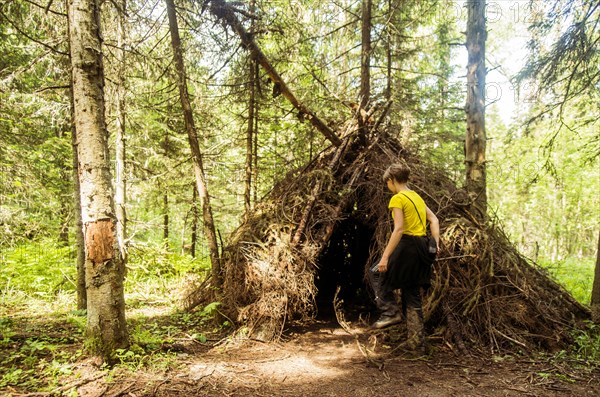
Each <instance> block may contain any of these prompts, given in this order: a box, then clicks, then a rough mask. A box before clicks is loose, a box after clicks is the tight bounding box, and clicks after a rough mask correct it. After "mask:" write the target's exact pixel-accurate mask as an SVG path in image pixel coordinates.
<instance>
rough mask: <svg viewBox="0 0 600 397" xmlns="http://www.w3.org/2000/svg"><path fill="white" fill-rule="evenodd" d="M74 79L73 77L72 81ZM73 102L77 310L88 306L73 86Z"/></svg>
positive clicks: (71, 97) (72, 136)
mask: <svg viewBox="0 0 600 397" xmlns="http://www.w3.org/2000/svg"><path fill="white" fill-rule="evenodd" d="M72 80H73V79H72V78H71V81H72ZM69 94H70V98H69V99H70V102H71V146H72V148H73V209H74V212H75V250H76V252H77V254H76V257H77V262H76V265H77V310H85V309H86V308H87V295H86V290H85V240H84V237H83V222H82V220H81V188H80V186H79V157H78V156H77V131H76V129H75V101H74V99H73V86H72V85H71V88H70V92H69Z"/></svg>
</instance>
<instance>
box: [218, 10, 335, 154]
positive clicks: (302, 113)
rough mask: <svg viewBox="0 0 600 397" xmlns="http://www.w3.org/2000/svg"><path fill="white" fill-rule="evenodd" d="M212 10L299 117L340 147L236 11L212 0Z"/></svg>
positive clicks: (330, 130) (331, 133)
mask: <svg viewBox="0 0 600 397" xmlns="http://www.w3.org/2000/svg"><path fill="white" fill-rule="evenodd" d="M210 10H211V12H212V13H213V15H215V16H216V17H217V18H219V19H221V20H222V21H224V22H226V23H227V24H228V25H229V26H230V27H231V28H232V29H233V30H234V31H235V32H236V33H237V34H238V35H239V36H240V39H241V40H242V44H243V45H244V47H246V49H247V50H248V51H250V54H251V56H252V59H255V60H256V62H258V64H259V65H260V66H262V68H263V69H264V70H265V72H266V73H267V75H268V76H269V78H270V79H271V81H273V84H274V85H276V86H277V87H278V89H279V92H281V94H282V95H283V96H284V97H285V98H286V99H287V100H288V101H289V102H290V103H291V104H292V105H293V106H294V107H295V108H296V109H297V110H298V112H299V113H298V116H299V117H300V118H302V119H304V118H306V119H308V120H309V121H310V123H311V124H312V125H313V126H314V127H315V128H316V129H317V130H319V132H321V133H322V134H323V135H324V136H325V138H327V139H328V140H329V141H330V142H331V143H333V144H334V145H336V146H339V145H340V144H341V143H342V141H341V140H340V138H339V137H338V136H337V135H336V134H335V132H333V130H332V129H331V128H329V127H328V126H327V124H325V123H324V122H323V121H322V120H321V119H320V118H319V117H317V115H316V114H315V113H313V112H312V111H310V110H309V109H308V108H307V107H306V106H305V105H304V104H303V103H302V102H300V101H299V100H298V98H296V96H295V95H294V94H293V93H292V91H291V90H290V88H289V87H288V86H287V84H286V83H285V81H283V79H282V78H281V76H280V75H279V73H277V71H276V70H275V68H274V67H273V65H271V62H269V60H268V59H267V57H266V56H265V54H264V53H263V52H262V51H261V49H260V48H259V47H258V45H257V44H256V42H255V41H254V38H253V37H252V35H251V34H249V33H248V32H247V31H246V29H244V26H242V23H241V22H240V21H239V19H238V18H237V16H236V15H235V12H234V10H232V9H231V7H230V6H228V5H227V4H226V3H225V2H224V1H223V0H212V1H211V2H210Z"/></svg>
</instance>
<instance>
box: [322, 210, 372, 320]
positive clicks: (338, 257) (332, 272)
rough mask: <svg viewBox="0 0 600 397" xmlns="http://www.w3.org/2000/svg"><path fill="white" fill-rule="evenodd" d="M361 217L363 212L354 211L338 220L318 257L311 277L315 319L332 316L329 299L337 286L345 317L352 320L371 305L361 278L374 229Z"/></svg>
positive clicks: (368, 293) (331, 303)
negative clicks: (315, 288)
mask: <svg viewBox="0 0 600 397" xmlns="http://www.w3.org/2000/svg"><path fill="white" fill-rule="evenodd" d="M365 219H366V217H365V216H364V214H361V213H360V212H359V211H354V212H353V213H352V214H351V215H350V216H349V217H348V218H346V219H345V220H343V221H341V222H340V223H339V224H338V225H337V227H336V229H335V231H334V232H333V235H332V236H331V238H330V240H329V243H328V245H327V247H326V248H325V249H324V250H323V253H322V254H321V256H320V257H319V262H318V264H319V270H318V272H317V274H316V277H315V285H316V287H317V290H318V293H317V297H316V303H317V319H320V320H335V311H334V307H333V304H334V303H333V300H334V297H335V292H336V290H337V288H338V286H339V287H340V292H339V293H338V296H337V299H338V300H343V306H342V307H343V310H344V314H345V316H346V318H347V319H348V320H351V321H355V320H357V319H358V318H359V316H360V315H361V314H362V315H363V316H364V314H366V313H369V312H371V311H373V310H374V309H375V306H374V304H373V302H372V299H371V295H370V294H371V293H370V291H369V287H368V285H367V283H366V281H365V278H364V274H365V266H366V264H367V260H368V258H369V253H370V245H371V240H372V238H373V234H374V232H375V229H374V225H371V224H369V223H368V222H366V221H365Z"/></svg>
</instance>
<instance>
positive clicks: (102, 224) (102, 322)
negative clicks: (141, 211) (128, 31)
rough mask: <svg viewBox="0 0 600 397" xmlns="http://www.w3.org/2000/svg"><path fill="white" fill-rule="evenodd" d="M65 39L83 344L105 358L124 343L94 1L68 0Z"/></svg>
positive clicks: (97, 13) (97, 12) (120, 260)
mask: <svg viewBox="0 0 600 397" xmlns="http://www.w3.org/2000/svg"><path fill="white" fill-rule="evenodd" d="M69 41H70V49H71V65H72V73H73V74H72V78H73V98H74V110H75V112H74V114H75V128H76V131H77V155H78V161H79V164H78V173H79V183H80V189H81V215H82V222H83V229H84V240H85V277H86V289H87V327H86V347H87V348H88V349H89V351H90V353H91V354H92V355H97V356H100V357H102V358H103V359H104V360H106V361H111V357H112V355H113V353H114V351H115V350H116V349H119V348H125V347H127V345H128V340H127V329H126V323H125V299H124V292H123V278H124V274H125V266H124V262H123V258H122V257H121V250H120V248H119V243H118V239H117V236H116V218H115V209H114V202H113V195H112V187H111V175H110V161H109V155H108V132H107V129H106V124H105V115H104V67H103V63H102V49H101V45H102V43H101V35H100V8H99V4H98V3H97V2H96V1H91V2H90V1H85V0H70V1H69Z"/></svg>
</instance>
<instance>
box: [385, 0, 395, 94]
mask: <svg viewBox="0 0 600 397" xmlns="http://www.w3.org/2000/svg"><path fill="white" fill-rule="evenodd" d="M387 10H388V13H389V16H388V18H389V20H388V24H390V23H391V22H389V21H391V20H392V12H393V10H392V0H388V3H387ZM386 39H387V40H386V47H385V55H386V67H387V74H386V76H387V81H386V87H385V99H386V101H387V102H389V101H390V100H391V99H392V29H390V28H389V27H388V28H387V35H386Z"/></svg>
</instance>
